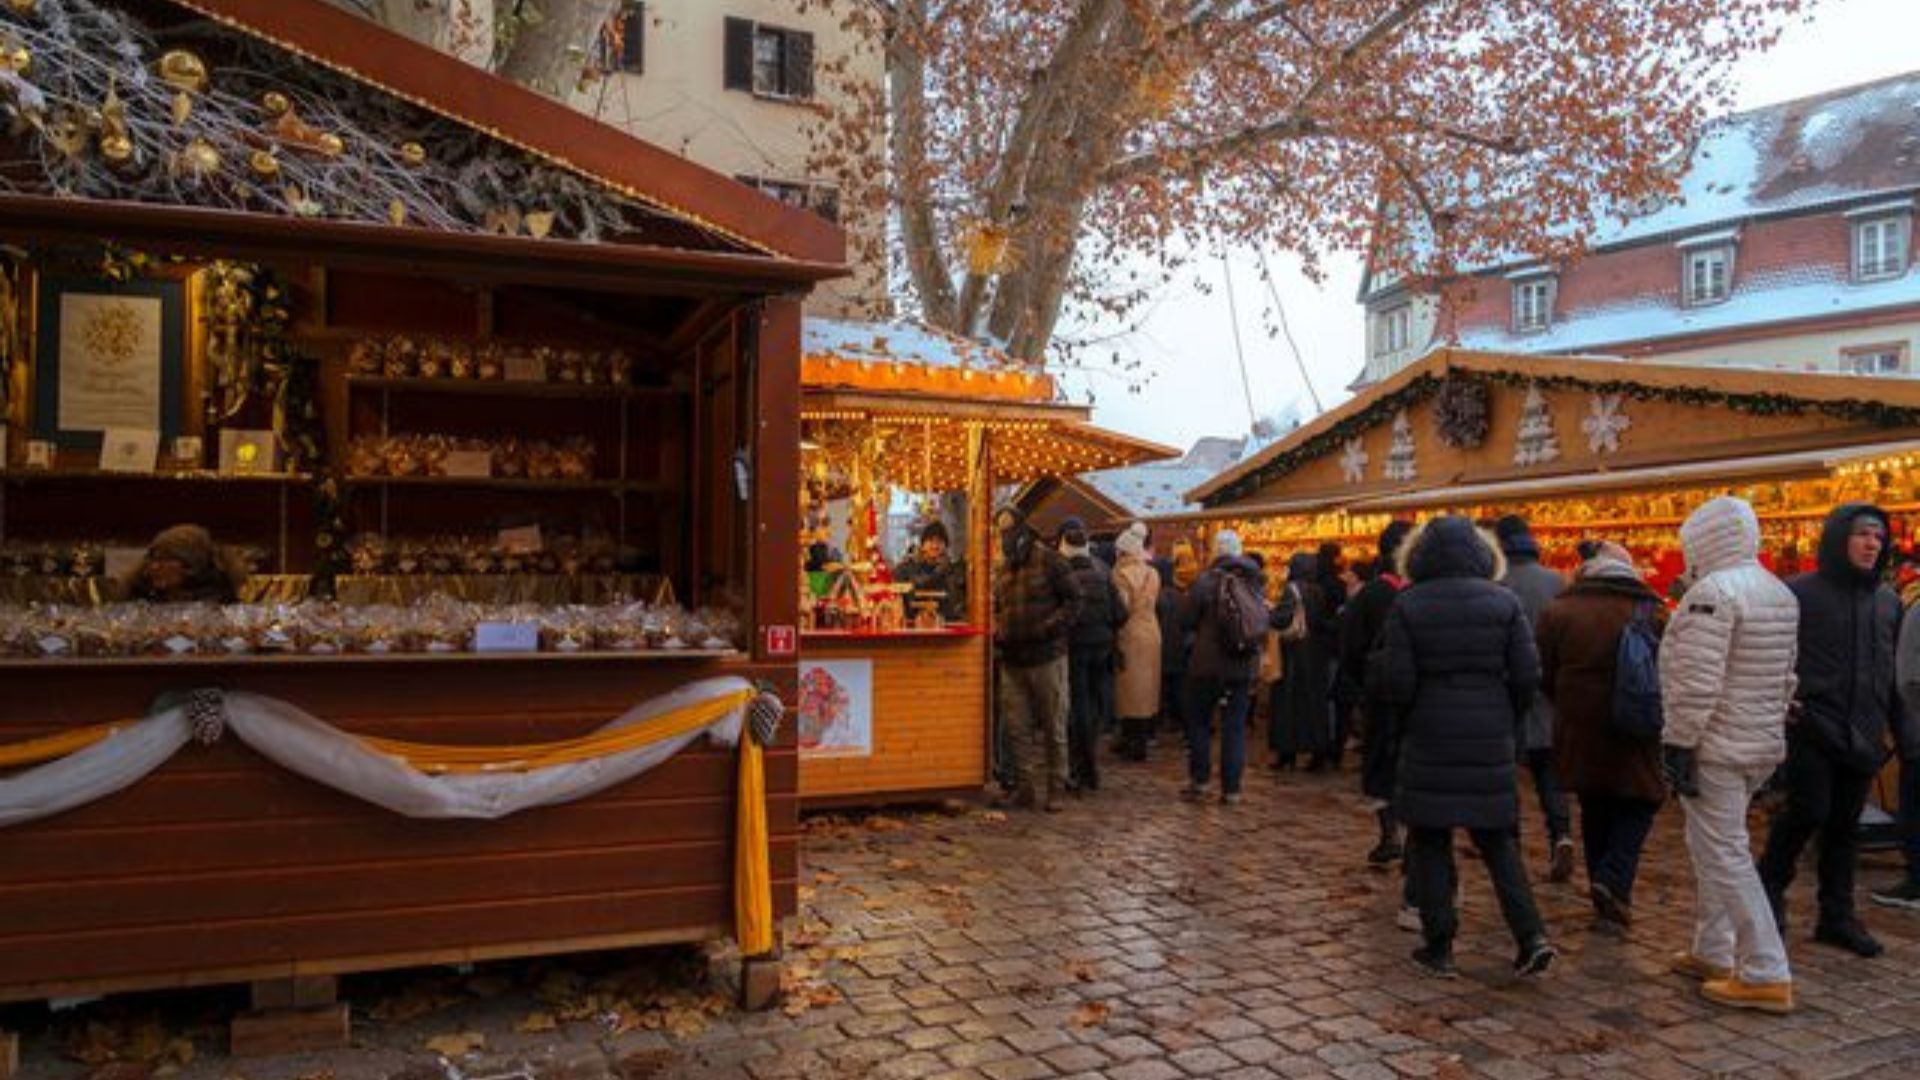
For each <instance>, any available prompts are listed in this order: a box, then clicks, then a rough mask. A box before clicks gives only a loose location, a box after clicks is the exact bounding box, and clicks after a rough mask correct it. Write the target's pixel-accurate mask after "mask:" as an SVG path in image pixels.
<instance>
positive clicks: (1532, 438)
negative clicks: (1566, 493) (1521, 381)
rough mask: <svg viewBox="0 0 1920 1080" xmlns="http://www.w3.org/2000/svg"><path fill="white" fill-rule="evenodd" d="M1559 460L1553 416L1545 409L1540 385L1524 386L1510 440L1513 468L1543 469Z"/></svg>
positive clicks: (1557, 437)
mask: <svg viewBox="0 0 1920 1080" xmlns="http://www.w3.org/2000/svg"><path fill="white" fill-rule="evenodd" d="M1559 458H1560V436H1558V435H1556V434H1555V433H1554V430H1553V412H1552V410H1550V409H1549V408H1548V407H1547V395H1545V394H1543V393H1541V392H1540V384H1538V383H1531V384H1529V385H1528V386H1527V400H1526V402H1525V404H1523V405H1521V407H1520V430H1519V432H1518V434H1517V435H1516V436H1515V437H1514V443H1513V463H1514V464H1515V465H1543V464H1545V463H1547V462H1549V461H1557V460H1559Z"/></svg>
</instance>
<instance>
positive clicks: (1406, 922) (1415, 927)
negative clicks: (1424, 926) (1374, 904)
mask: <svg viewBox="0 0 1920 1080" xmlns="http://www.w3.org/2000/svg"><path fill="white" fill-rule="evenodd" d="M1393 925H1395V926H1397V927H1399V928H1400V929H1402V930H1405V931H1407V932H1409V933H1414V934H1417V933H1419V932H1420V909H1419V908H1417V907H1403V908H1401V909H1400V911H1399V913H1398V914H1396V915H1394V917H1393Z"/></svg>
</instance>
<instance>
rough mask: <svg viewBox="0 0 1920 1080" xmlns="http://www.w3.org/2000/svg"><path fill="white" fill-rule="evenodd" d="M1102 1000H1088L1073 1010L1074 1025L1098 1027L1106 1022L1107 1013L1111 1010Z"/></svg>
mask: <svg viewBox="0 0 1920 1080" xmlns="http://www.w3.org/2000/svg"><path fill="white" fill-rule="evenodd" d="M1112 1011H1113V1010H1112V1009H1109V1008H1108V1007H1107V1003H1106V1002H1104V1001H1089V1002H1087V1003H1086V1004H1085V1005H1082V1006H1080V1007H1079V1008H1078V1009H1075V1010H1074V1011H1073V1024H1074V1026H1075V1027H1099V1026H1100V1025H1101V1024H1104V1023H1106V1022H1107V1014H1108V1013H1110V1012H1112Z"/></svg>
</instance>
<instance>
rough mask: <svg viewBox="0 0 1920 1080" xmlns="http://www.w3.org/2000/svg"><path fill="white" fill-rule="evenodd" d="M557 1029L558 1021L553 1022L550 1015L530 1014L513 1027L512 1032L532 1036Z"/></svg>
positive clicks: (542, 1013) (544, 1013) (541, 1013)
mask: <svg viewBox="0 0 1920 1080" xmlns="http://www.w3.org/2000/svg"><path fill="white" fill-rule="evenodd" d="M559 1027H560V1021H558V1020H555V1019H554V1018H553V1014H552V1013H546V1012H532V1013H528V1014H527V1015H526V1017H525V1018H524V1019H522V1020H521V1021H520V1023H518V1024H516V1025H514V1029H513V1030H515V1031H519V1032H524V1033H526V1034H529V1035H533V1034H538V1033H539V1032H542V1031H555V1030H558V1029H559Z"/></svg>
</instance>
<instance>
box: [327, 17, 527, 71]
mask: <svg viewBox="0 0 1920 1080" xmlns="http://www.w3.org/2000/svg"><path fill="white" fill-rule="evenodd" d="M334 2H335V3H336V4H337V5H338V6H342V7H346V8H348V10H352V11H359V10H362V9H361V8H359V7H357V6H355V5H352V4H342V3H340V0H334ZM370 11H371V14H372V15H373V19H374V21H375V22H377V23H379V24H380V25H382V26H384V27H386V28H387V29H389V30H392V31H395V32H396V33H400V34H405V35H406V36H407V37H410V38H412V39H413V40H415V41H418V42H420V43H421V44H423V45H430V46H432V47H433V48H436V49H439V50H440V51H441V52H444V53H451V54H452V55H454V56H457V57H459V58H460V59H462V60H465V61H466V62H467V63H469V64H472V65H473V66H475V67H480V68H485V67H491V66H492V64H493V24H494V0H379V2H377V3H375V4H373V5H372V7H371V9H370Z"/></svg>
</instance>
